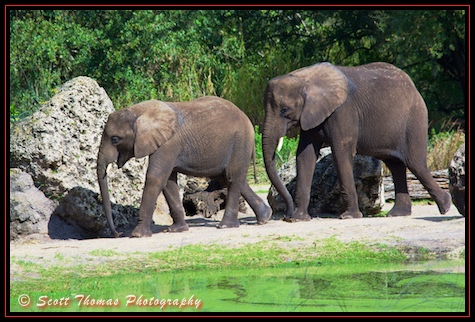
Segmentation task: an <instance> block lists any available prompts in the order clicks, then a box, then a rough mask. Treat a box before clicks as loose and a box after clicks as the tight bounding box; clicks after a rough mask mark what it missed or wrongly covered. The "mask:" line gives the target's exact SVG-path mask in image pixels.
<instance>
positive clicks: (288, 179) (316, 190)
mask: <svg viewBox="0 0 475 322" xmlns="http://www.w3.org/2000/svg"><path fill="white" fill-rule="evenodd" d="M320 153H321V154H320V156H319V158H318V160H317V164H316V166H315V171H314V174H313V179H312V186H311V191H310V204H309V206H308V212H309V215H310V216H312V217H316V216H321V215H326V214H332V215H336V214H338V215H339V214H340V213H342V212H343V211H344V209H345V204H344V202H343V198H342V197H341V190H340V184H339V182H338V177H337V174H336V169H335V166H334V164H333V158H332V154H331V149H330V148H324V149H322V150H321V152H320ZM278 173H279V176H280V178H281V179H282V182H283V183H284V185H285V186H286V187H287V189H288V190H289V192H290V194H291V195H292V197H293V198H294V196H295V185H296V173H297V171H296V165H295V159H294V160H291V161H289V162H288V163H286V164H284V165H283V166H282V167H281V169H280V170H279V172H278ZM353 174H354V179H355V185H356V192H357V194H358V204H359V208H360V211H361V212H362V213H363V215H364V216H371V215H375V214H377V213H379V212H381V209H382V207H383V205H384V186H383V177H382V162H381V161H380V160H378V159H375V158H373V157H368V156H361V155H356V156H355V159H354V169H353ZM267 200H268V201H269V204H270V206H271V207H272V210H273V211H274V213H282V212H284V211H285V209H286V206H285V202H284V201H283V199H282V197H281V196H280V194H279V193H278V192H277V190H276V189H275V187H274V186H271V189H270V190H269V194H268V196H267Z"/></svg>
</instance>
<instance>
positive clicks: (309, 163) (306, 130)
mask: <svg viewBox="0 0 475 322" xmlns="http://www.w3.org/2000/svg"><path fill="white" fill-rule="evenodd" d="M264 108H265V120H264V128H263V135H262V146H263V155H264V163H265V167H266V171H267V174H268V176H269V179H270V180H271V182H272V184H273V185H274V186H275V188H276V189H277V191H278V192H279V193H280V194H281V196H282V197H283V199H284V200H285V202H286V205H287V210H286V217H287V219H288V220H289V221H306V220H310V216H309V215H308V209H307V208H308V205H309V198H310V197H309V196H310V188H311V187H310V186H311V181H312V175H313V171H314V168H315V162H316V157H317V154H318V153H319V150H320V148H321V147H322V146H323V144H327V145H329V146H331V149H332V153H333V160H334V163H335V167H336V170H337V175H338V180H339V183H340V186H341V194H342V197H343V199H344V201H345V203H346V209H345V210H344V212H343V213H341V214H340V218H361V217H362V213H361V211H360V210H359V208H358V199H357V194H356V189H355V184H354V178H353V159H354V156H355V154H356V153H359V154H362V155H369V156H373V157H376V158H378V159H380V160H382V161H383V162H384V163H385V164H386V165H387V166H388V168H389V169H390V171H391V173H392V175H393V180H394V186H395V203H394V207H393V208H392V209H391V210H390V211H389V213H388V216H407V215H410V214H411V199H410V196H409V194H408V189H407V181H406V168H409V169H410V170H411V171H412V173H414V175H416V177H417V178H418V179H419V180H420V182H421V183H422V184H423V185H424V187H425V188H426V189H427V191H428V192H429V194H430V195H431V197H432V198H433V199H434V200H435V201H436V203H437V205H438V207H439V211H440V213H441V214H444V213H446V212H447V211H448V210H449V208H450V205H451V198H450V195H449V194H448V193H446V192H444V191H443V190H442V189H441V188H440V187H439V186H438V185H437V183H436V182H435V181H434V179H433V178H432V176H431V174H430V172H429V169H428V167H427V160H426V159H427V131H428V116H427V107H426V105H425V103H424V100H423V99H422V97H421V95H420V93H419V92H418V91H417V89H416V87H415V85H414V83H413V82H412V80H411V78H410V77H409V76H408V75H407V74H406V73H404V72H403V71H402V70H400V69H398V68H396V67H395V66H393V65H391V64H388V63H382V62H377V63H371V64H367V65H362V66H355V67H343V66H335V65H332V64H330V63H326V62H325V63H318V64H315V65H312V66H308V67H304V68H301V69H298V70H295V71H293V72H291V73H289V74H286V75H282V76H278V77H275V78H273V79H271V80H270V81H269V82H268V84H267V87H266V91H265V97H264ZM295 126H298V127H300V139H299V144H298V148H297V156H296V158H297V183H296V192H295V207H294V200H293V199H292V196H291V195H290V194H289V192H288V191H287V189H286V187H285V186H284V185H283V184H282V181H281V180H280V178H279V176H278V175H277V171H276V166H275V150H276V146H277V144H278V141H279V139H280V138H281V137H283V136H284V135H285V134H286V132H287V130H288V129H289V128H291V127H295Z"/></svg>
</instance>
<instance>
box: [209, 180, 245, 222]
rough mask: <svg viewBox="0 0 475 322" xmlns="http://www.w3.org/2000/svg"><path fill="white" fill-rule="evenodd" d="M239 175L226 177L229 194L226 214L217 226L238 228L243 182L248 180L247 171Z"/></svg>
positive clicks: (225, 209)
mask: <svg viewBox="0 0 475 322" xmlns="http://www.w3.org/2000/svg"><path fill="white" fill-rule="evenodd" d="M243 173H244V175H243V174H238V175H233V174H231V175H229V176H227V177H226V179H227V180H226V182H227V188H228V191H227V195H226V205H225V208H224V216H223V219H221V222H220V223H219V224H217V225H216V227H217V228H237V227H239V220H238V212H239V197H240V196H241V189H240V187H241V186H242V182H243V181H245V180H246V177H245V172H243Z"/></svg>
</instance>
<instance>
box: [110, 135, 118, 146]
mask: <svg viewBox="0 0 475 322" xmlns="http://www.w3.org/2000/svg"><path fill="white" fill-rule="evenodd" d="M111 143H112V145H117V144H119V137H118V136H113V137H111Z"/></svg>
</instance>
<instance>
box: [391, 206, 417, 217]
mask: <svg viewBox="0 0 475 322" xmlns="http://www.w3.org/2000/svg"><path fill="white" fill-rule="evenodd" d="M410 215H411V208H403V207H396V206H394V207H393V208H392V209H391V210H390V211H389V212H388V214H387V215H386V216H387V217H402V216H410Z"/></svg>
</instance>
